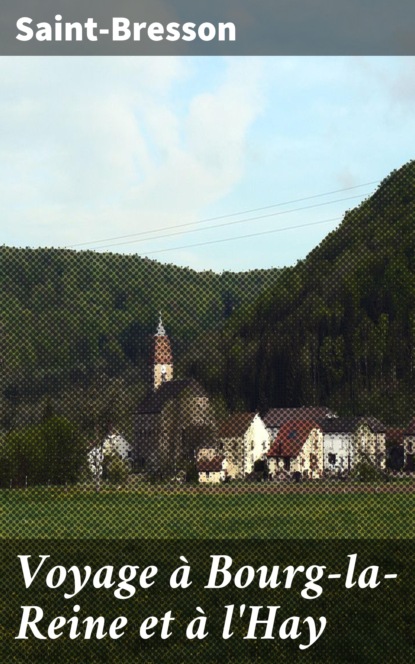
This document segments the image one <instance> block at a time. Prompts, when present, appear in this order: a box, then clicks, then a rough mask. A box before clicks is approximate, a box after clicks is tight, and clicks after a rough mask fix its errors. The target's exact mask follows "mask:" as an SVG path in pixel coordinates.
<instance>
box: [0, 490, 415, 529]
mask: <svg viewBox="0 0 415 664" xmlns="http://www.w3.org/2000/svg"><path fill="white" fill-rule="evenodd" d="M402 488H403V487H402ZM414 510H415V494H414V493H412V492H409V491H408V492H403V491H402V492H396V493H390V492H388V493H383V492H379V493H375V492H374V493H366V492H363V491H362V492H358V491H356V492H350V493H344V494H329V493H318V494H314V493H305V492H301V491H298V492H295V491H292V492H289V493H284V492H282V493H276V492H272V493H267V492H265V493H258V492H255V491H253V492H252V493H250V492H248V493H246V492H244V493H241V494H238V493H231V492H225V491H224V492H211V493H209V492H206V491H204V492H202V491H197V490H196V491H194V492H192V493H190V492H186V491H183V490H181V491H180V490H175V489H173V490H171V491H170V492H169V491H167V490H160V491H155V490H154V489H153V490H145V489H144V488H143V489H139V490H129V491H125V492H117V491H116V490H103V491H101V492H99V493H96V492H94V491H92V490H88V491H82V490H79V489H72V488H71V489H68V490H67V491H65V490H64V489H55V488H49V489H27V490H23V489H22V490H12V491H10V490H8V491H2V492H1V493H0V537H2V538H11V539H20V538H45V539H59V538H62V539H66V538H88V539H89V538H108V539H119V538H122V539H124V538H146V539H147V538H148V539H152V538H158V539H159V538H161V539H222V538H223V539H232V538H233V539H239V538H250V539H251V538H255V539H287V538H298V539H303V538H304V539H306V538H309V539H339V538H355V539H370V538H381V539H408V538H413V537H414V536H415V525H414V524H415V520H414V518H413V516H414Z"/></svg>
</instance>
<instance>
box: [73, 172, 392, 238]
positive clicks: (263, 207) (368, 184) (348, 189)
mask: <svg viewBox="0 0 415 664" xmlns="http://www.w3.org/2000/svg"><path fill="white" fill-rule="evenodd" d="M379 182H380V180H373V181H372V182H365V183H363V184H358V185H354V186H352V187H344V188H342V189H334V190H332V191H327V192H323V193H320V194H313V195H311V196H304V197H302V198H296V199H292V200H290V201H283V202H279V203H273V204H271V205H265V206H262V207H258V208H251V209H249V210H241V211H239V212H232V213H229V214H224V215H220V216H217V217H209V218H207V219H200V220H198V221H191V222H186V223H184V224H174V225H172V226H164V227H162V228H156V229H152V230H146V231H140V232H139V233H129V234H127V235H119V236H112V237H109V238H104V239H101V240H90V241H88V242H78V243H77V244H72V245H68V249H75V248H76V247H86V246H89V245H92V244H98V243H102V242H112V241H113V240H124V239H127V238H131V237H140V236H143V235H151V234H154V233H160V232H162V231H168V230H173V229H177V228H185V227H189V226H197V225H199V224H205V223H208V222H210V221H218V220H220V219H228V218H231V217H236V216H240V215H244V214H251V213H252V212H261V211H263V210H269V209H271V208H274V207H283V206H285V205H293V204H295V203H302V202H304V201H308V200H313V199H315V198H322V197H323V196H331V195H333V194H338V193H340V192H343V191H351V190H354V189H359V188H361V187H366V186H370V185H373V184H378V183H379ZM362 195H363V194H362ZM304 209H306V208H304ZM265 216H266V215H263V217H262V218H265ZM270 216H272V215H270ZM160 237H162V236H158V238H160ZM158 238H154V239H158ZM148 239H153V238H148ZM109 246H116V245H109ZM97 248H100V249H104V248H106V247H97Z"/></svg>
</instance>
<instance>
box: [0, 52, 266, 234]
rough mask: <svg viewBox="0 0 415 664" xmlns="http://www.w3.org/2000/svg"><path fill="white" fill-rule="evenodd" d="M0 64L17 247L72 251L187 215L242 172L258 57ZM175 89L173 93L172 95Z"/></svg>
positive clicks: (0, 190)
mask: <svg viewBox="0 0 415 664" xmlns="http://www.w3.org/2000/svg"><path fill="white" fill-rule="evenodd" d="M207 71H209V63H208V62H207V60H203V59H202V60H199V61H198V62H195V61H194V60H188V59H186V58H146V59H144V58H83V59H81V58H79V59H78V58H67V59H65V58H55V59H53V58H51V59H44V58H34V59H3V60H2V61H1V63H0V73H1V74H2V75H3V74H4V77H3V79H4V81H5V83H4V85H3V87H2V91H1V100H0V122H1V124H2V127H3V128H5V129H6V135H5V140H4V141H3V142H2V145H1V147H0V183H1V184H0V199H1V201H2V203H1V207H2V217H3V219H4V220H7V221H6V226H7V227H8V229H9V232H8V233H7V235H8V239H7V241H8V242H10V243H15V244H18V243H19V244H23V245H25V244H34V245H42V244H54V245H63V244H67V245H70V244H75V243H79V242H82V241H89V240H97V239H100V238H103V239H104V238H106V237H111V236H113V235H123V234H127V233H134V232H140V230H142V229H146V230H147V229H148V228H157V227H163V226H167V225H169V226H170V225H173V224H175V223H178V222H180V221H183V220H185V221H188V220H193V219H195V218H197V217H198V216H199V215H200V214H201V211H202V210H203V207H204V206H205V205H208V204H211V203H214V202H216V201H218V200H219V199H220V198H221V197H222V196H225V195H226V194H228V193H229V192H230V191H231V190H232V187H234V186H235V184H236V183H237V182H238V180H239V179H240V177H241V176H242V174H243V171H244V161H245V155H246V151H247V145H248V143H247V139H248V136H249V130H250V127H251V125H252V123H253V122H254V120H255V118H256V117H257V115H258V113H259V112H260V110H261V103H262V102H261V97H260V71H261V64H260V61H259V60H253V61H249V65H248V66H246V61H245V62H243V61H241V60H239V59H229V60H226V61H223V62H222V67H221V68H220V69H219V70H218V71H217V72H215V74H214V75H213V76H210V78H209V82H208V84H207V85H203V82H202V83H201V81H200V77H203V74H204V72H207ZM178 91H180V93H179V94H178Z"/></svg>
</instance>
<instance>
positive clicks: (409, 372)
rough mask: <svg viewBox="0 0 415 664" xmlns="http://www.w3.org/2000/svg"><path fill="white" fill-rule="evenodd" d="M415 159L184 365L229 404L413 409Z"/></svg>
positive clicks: (387, 415) (389, 412)
mask: <svg viewBox="0 0 415 664" xmlns="http://www.w3.org/2000/svg"><path fill="white" fill-rule="evenodd" d="M414 363H415V162H410V163H408V164H407V165H405V166H404V167H402V168H401V169H400V170H398V171H394V172H393V173H392V174H391V175H390V176H389V177H387V178H386V180H384V181H383V183H382V184H381V185H380V187H379V188H378V190H377V191H376V192H375V194H374V195H373V196H372V197H371V198H370V199H368V200H366V201H365V202H364V203H362V204H361V205H360V206H359V207H357V208H356V209H354V210H351V211H349V212H347V213H346V215H345V217H344V220H343V222H342V223H341V225H340V226H339V228H338V229H337V230H335V231H334V232H332V233H330V234H329V235H328V236H327V237H326V238H325V240H324V241H323V242H322V243H321V244H320V245H319V246H318V247H317V248H316V249H314V250H313V251H312V252H311V253H310V254H309V256H308V257H307V258H306V259H305V260H304V261H302V262H300V263H298V264H297V265H296V266H295V267H294V268H292V269H289V270H285V271H284V272H283V274H282V275H281V276H280V278H279V279H278V280H277V281H276V283H275V286H273V287H271V288H270V289H268V290H267V291H266V292H265V293H264V294H262V295H261V296H260V297H259V299H258V300H257V301H256V302H255V303H254V305H253V306H251V307H247V308H245V309H244V310H240V311H239V312H237V313H236V314H235V315H234V316H233V317H232V318H231V320H230V321H229V323H228V324H227V325H226V328H225V331H224V333H223V334H222V335H221V338H220V339H218V340H217V343H216V344H215V346H213V345H211V347H210V354H209V355H207V356H206V354H202V353H200V352H198V349H195V350H194V352H193V353H192V354H191V355H190V356H189V357H188V358H187V367H188V371H189V372H191V373H192V374H194V375H195V376H196V377H199V378H201V379H202V380H203V381H204V382H205V383H206V384H207V386H208V387H210V389H211V390H213V391H215V392H218V393H221V394H223V395H225V397H226V399H227V402H228V405H229V406H230V407H232V408H242V407H243V408H248V409H250V410H254V409H257V408H259V409H265V408H267V407H268V406H298V405H302V404H321V405H329V406H332V407H333V408H335V409H336V410H338V411H339V412H341V413H356V414H366V413H369V412H371V413H373V414H374V415H377V416H379V417H381V418H382V419H384V420H385V421H386V422H388V421H389V422H391V423H393V422H397V423H400V422H403V423H405V422H407V420H408V419H409V417H410V416H413V415H414V414H415V368H414Z"/></svg>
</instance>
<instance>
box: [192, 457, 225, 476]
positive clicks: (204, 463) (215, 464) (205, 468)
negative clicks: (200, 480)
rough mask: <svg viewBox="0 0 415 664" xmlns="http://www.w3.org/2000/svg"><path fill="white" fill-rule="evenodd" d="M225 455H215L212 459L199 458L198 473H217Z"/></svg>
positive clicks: (220, 468)
mask: <svg viewBox="0 0 415 664" xmlns="http://www.w3.org/2000/svg"><path fill="white" fill-rule="evenodd" d="M224 458H225V457H223V456H215V457H213V459H201V460H200V461H199V463H198V464H197V470H198V471H199V473H206V472H207V473H209V472H210V473H218V472H219V471H221V470H222V462H223V460H224Z"/></svg>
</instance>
